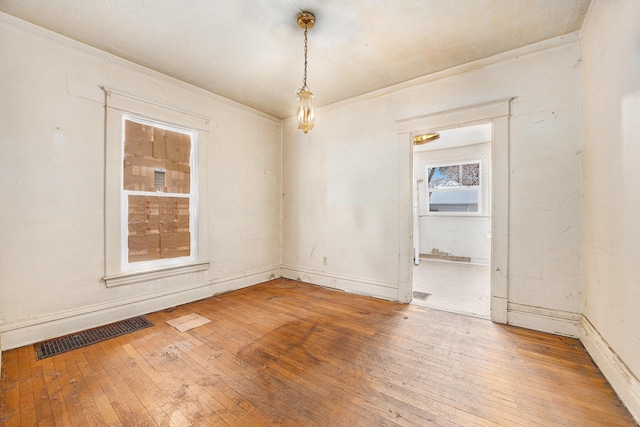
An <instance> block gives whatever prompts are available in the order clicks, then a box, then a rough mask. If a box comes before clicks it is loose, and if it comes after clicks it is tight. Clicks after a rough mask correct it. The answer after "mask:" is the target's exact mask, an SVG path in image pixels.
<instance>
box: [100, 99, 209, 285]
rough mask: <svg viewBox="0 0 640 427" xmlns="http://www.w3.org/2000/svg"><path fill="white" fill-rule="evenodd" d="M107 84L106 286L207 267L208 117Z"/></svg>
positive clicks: (187, 272)
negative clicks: (136, 95) (124, 91)
mask: <svg viewBox="0 0 640 427" xmlns="http://www.w3.org/2000/svg"><path fill="white" fill-rule="evenodd" d="M103 90H104V91H105V94H106V130H105V144H106V145H105V192H104V194H105V200H104V215H105V216H104V220H105V230H104V237H105V259H104V263H105V264H104V265H105V267H104V270H105V274H104V276H103V277H102V279H103V280H104V282H105V284H106V286H107V287H113V286H121V285H129V284H134V283H139V282H148V281H152V280H153V281H157V280H163V279H165V278H168V277H172V276H177V275H187V274H191V273H196V272H200V271H204V270H207V269H208V268H209V261H208V259H207V255H208V245H207V242H208V239H207V224H206V221H202V220H200V219H201V218H206V217H207V160H206V159H207V138H208V134H209V119H208V118H206V117H203V116H199V115H196V114H194V113H191V112H187V111H184V110H179V109H177V108H174V107H171V106H166V105H161V104H158V103H154V102H151V101H146V100H143V99H140V98H137V97H134V96H131V95H127V94H124V93H121V92H116V91H113V90H110V89H106V88H103ZM183 277H184V280H188V279H189V278H191V279H193V277H195V276H183ZM172 283H181V281H178V282H175V281H174V282H172Z"/></svg>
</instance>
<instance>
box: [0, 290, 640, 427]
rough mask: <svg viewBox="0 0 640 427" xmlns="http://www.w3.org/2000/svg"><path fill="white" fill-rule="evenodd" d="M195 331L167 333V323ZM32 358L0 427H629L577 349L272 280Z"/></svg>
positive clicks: (3, 390)
mask: <svg viewBox="0 0 640 427" xmlns="http://www.w3.org/2000/svg"><path fill="white" fill-rule="evenodd" d="M190 313H197V314H200V315H202V316H204V317H206V318H208V319H210V320H211V322H210V323H208V324H205V325H203V326H200V327H197V328H195V329H191V330H189V331H187V332H183V333H181V332H178V331H177V330H175V329H174V328H172V327H170V326H169V325H168V324H166V321H167V320H170V319H173V318H177V317H180V316H183V315H186V314H190ZM147 318H148V319H149V320H150V321H151V322H153V323H154V325H155V326H153V327H151V328H147V329H144V330H142V331H137V332H134V333H130V334H127V335H123V336H120V337H117V338H114V339H111V340H107V341H103V342H101V343H97V344H94V345H91V346H87V347H84V348H81V349H78V350H74V351H71V352H68V353H64V354H60V355H56V356H53V357H51V358H47V359H44V360H41V361H37V360H35V352H34V349H33V346H27V347H23V348H19V349H14V350H9V351H6V352H4V353H2V372H1V375H0V425H1V426H3V427H4V426H94V425H95V426H99V425H113V426H167V427H182V426H216V427H225V426H226V427H229V426H341V427H343V426H372V425H375V426H452V427H454V426H458V427H460V426H464V427H467V426H496V425H498V426H526V427H529V426H543V427H546V426H581V427H583V426H584V427H589V426H594V427H595V426H603V425H606V426H612V427H615V426H620V427H622V426H635V425H636V424H635V423H634V421H633V419H632V417H631V415H630V414H629V412H628V411H627V410H626V409H625V408H624V406H622V404H621V402H620V401H619V399H618V398H617V396H616V394H615V392H614V391H613V390H612V389H611V387H610V386H609V384H608V383H607V381H606V380H605V379H604V377H603V376H602V374H601V373H600V371H599V370H598V369H597V367H596V366H595V365H594V363H593V361H592V360H591V358H590V357H589V355H588V354H587V352H586V350H585V349H584V347H583V346H582V345H581V343H580V342H579V341H578V340H574V339H571V338H567V337H560V336H553V335H549V334H544V333H539V332H535V331H530V330H525V329H521V328H515V327H510V326H505V325H497V324H494V323H491V322H490V321H487V320H484V319H479V318H473V317H465V316H461V315H457V314H452V313H446V312H442V311H437V310H433V309H429V308H425V307H419V306H413V305H405V304H397V303H393V302H390V301H385V300H379V299H374V298H368V297H363V296H359V295H353V294H348V293H344V292H340V291H335V290H330V289H326V288H322V287H318V286H313V285H308V284H304V283H301V282H297V281H292V280H285V279H277V280H273V281H270V282H267V283H263V284H260V285H256V286H253V287H250V288H245V289H241V290H238V291H235V292H230V293H227V294H224V295H218V296H214V297H211V298H207V299H204V300H201V301H196V302H193V303H189V304H185V305H182V306H178V307H174V308H172V309H168V310H164V311H159V312H156V313H151V314H149V315H147Z"/></svg>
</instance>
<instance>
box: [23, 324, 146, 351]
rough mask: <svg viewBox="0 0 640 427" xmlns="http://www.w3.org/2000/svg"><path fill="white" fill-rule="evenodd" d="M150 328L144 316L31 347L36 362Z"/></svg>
mask: <svg viewBox="0 0 640 427" xmlns="http://www.w3.org/2000/svg"><path fill="white" fill-rule="evenodd" d="M150 326H153V323H151V322H149V321H148V320H147V319H146V318H145V317H144V316H138V317H133V318H131V319H126V320H121V321H119V322H115V323H111V324H109V325H104V326H98V327H97V328H92V329H87V330H86V331H81V332H76V333H75V334H70V335H65V336H63V337H59V338H53V339H50V340H47V341H42V342H39V343H37V344H34V345H33V346H34V349H35V352H36V360H42V359H46V358H47V357H51V356H55V355H56V354H61V353H66V352H67V351H71V350H75V349H77V348H81V347H86V346H88V345H91V344H95V343H98V342H100V341H105V340H108V339H110V338H115V337H118V336H120V335H125V334H128V333H130V332H134V331H139V330H141V329H144V328H148V327H150Z"/></svg>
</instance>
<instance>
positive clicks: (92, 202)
mask: <svg viewBox="0 0 640 427" xmlns="http://www.w3.org/2000/svg"><path fill="white" fill-rule="evenodd" d="M0 57H2V61H0V77H1V79H2V81H3V82H5V83H6V84H3V85H2V102H1V103H0V120H1V123H0V182H2V185H1V186H0V197H1V198H2V200H4V201H5V202H3V203H2V206H3V208H2V222H3V227H2V229H1V230H0V237H1V238H0V301H1V304H2V306H1V307H0V308H1V309H0V332H2V331H4V332H6V331H7V330H8V329H12V328H14V327H16V325H17V324H19V325H23V326H24V325H29V324H38V323H39V322H40V323H41V322H45V321H51V322H62V321H63V320H64V319H66V318H70V317H71V316H75V317H82V316H88V313H91V312H93V311H102V312H103V313H105V316H102V317H101V321H105V320H109V317H110V316H111V317H121V316H124V315H126V314H127V313H129V314H130V313H131V312H134V311H136V310H145V309H146V308H145V307H147V308H148V307H149V305H148V303H149V301H153V299H154V298H155V297H157V296H160V295H161V296H162V298H163V301H162V302H161V303H160V304H164V305H167V304H169V305H170V304H173V305H175V304H178V303H180V302H184V301H183V300H185V299H189V298H195V297H202V296H205V295H207V294H208V295H210V294H212V293H214V292H218V291H221V290H225V289H227V288H229V287H234V286H239V283H240V284H243V285H246V284H247V280H248V281H254V282H256V283H257V282H261V281H264V280H267V279H268V278H269V277H270V276H271V275H272V274H274V272H276V274H279V268H280V217H281V213H280V199H281V197H280V179H281V178H280V176H281V170H280V121H279V120H276V119H274V118H272V117H270V116H266V115H264V114H262V113H258V112H256V111H254V110H250V109H249V108H246V107H244V106H241V105H239V104H236V103H234V102H231V101H228V100H225V99H223V98H221V97H217V96H215V95H213V94H209V93H207V92H205V91H202V90H198V89H196V88H194V87H191V86H189V85H187V84H185V83H182V82H179V81H176V80H174V79H170V78H168V77H165V76H162V75H160V74H158V73H154V72H151V71H149V70H146V69H144V68H142V67H140V66H137V65H134V64H131V63H128V62H126V61H124V60H120V59H118V58H115V57H113V56H111V55H108V54H105V53H103V52H100V51H97V50H95V49H92V48H89V47H87V46H84V45H81V44H79V43H75V42H73V41H71V40H68V39H66V38H64V37H61V36H58V35H56V34H54V33H51V32H48V31H46V30H43V29H41V28H38V27H35V26H33V25H30V24H27V23H25V22H23V21H19V20H17V19H15V18H13V17H10V16H8V15H4V14H2V15H1V16H0ZM100 85H102V86H106V87H109V88H111V89H116V90H119V91H122V92H125V93H128V94H130V95H133V96H136V97H139V98H143V99H146V100H149V101H152V102H156V103H160V104H163V105H168V106H171V107H174V108H178V109H181V110H184V111H188V112H191V113H195V114H198V115H201V116H206V117H209V118H210V119H211V121H210V123H209V137H208V144H209V146H208V147H207V150H206V151H207V152H208V159H207V162H208V176H209V182H208V183H206V184H207V185H208V197H206V199H205V200H200V201H199V203H203V204H207V205H208V212H209V216H208V218H205V219H204V220H205V221H206V224H207V225H208V235H207V239H208V242H207V243H208V251H209V257H210V259H211V261H212V262H211V264H210V268H209V270H208V271H205V272H200V273H192V274H187V275H183V276H174V277H172V278H169V279H163V280H154V281H149V282H143V283H136V284H131V285H126V286H121V287H117V288H110V289H107V288H106V287H105V284H104V283H103V282H102V281H101V277H102V276H103V275H104V257H105V255H104V179H103V176H104V167H105V166H104V163H105V160H104V151H105V147H104V140H105V138H104V132H105V130H104V129H105V128H104V123H105V108H104V92H103V91H102V90H101V89H100V87H99V86H100ZM254 276H255V277H254ZM238 278H240V279H242V280H244V279H243V278H249V279H247V280H245V281H244V282H241V281H240V282H238V280H240V279H238ZM188 288H191V290H188V291H186V290H187V289H188ZM183 290H185V292H182V291H183ZM87 322H89V323H90V322H91V321H90V320H88V321H87ZM79 326H82V325H77V324H75V325H68V326H62V327H61V328H60V329H58V330H53V329H52V332H51V333H52V334H53V333H58V334H60V333H62V332H64V329H65V327H68V328H77V327H79ZM86 326H90V325H86ZM3 345H5V346H6V345H8V344H7V341H6V340H4V339H3Z"/></svg>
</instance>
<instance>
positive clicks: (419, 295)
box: [413, 291, 431, 301]
mask: <svg viewBox="0 0 640 427" xmlns="http://www.w3.org/2000/svg"><path fill="white" fill-rule="evenodd" d="M430 296H431V294H428V293H426V292H418V291H413V299H419V300H420V301H426V300H427V298H429V297H430Z"/></svg>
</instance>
